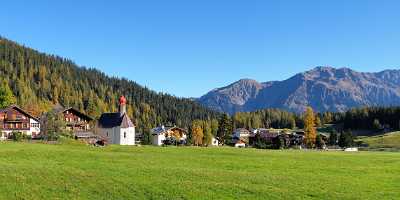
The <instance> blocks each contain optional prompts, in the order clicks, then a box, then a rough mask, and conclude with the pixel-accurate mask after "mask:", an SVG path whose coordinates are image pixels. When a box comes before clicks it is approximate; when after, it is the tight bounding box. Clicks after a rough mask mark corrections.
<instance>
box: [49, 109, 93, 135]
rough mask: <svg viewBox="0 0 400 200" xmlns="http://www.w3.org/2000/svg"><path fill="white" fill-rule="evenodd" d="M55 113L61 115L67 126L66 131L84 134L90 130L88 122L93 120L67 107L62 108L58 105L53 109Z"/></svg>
mask: <svg viewBox="0 0 400 200" xmlns="http://www.w3.org/2000/svg"><path fill="white" fill-rule="evenodd" d="M53 110H54V111H55V112H57V113H62V114H63V118H64V120H65V122H66V125H67V130H70V131H73V132H74V133H76V132H86V131H89V130H90V124H89V123H90V122H91V121H93V118H92V117H90V116H88V115H86V114H84V113H82V112H80V111H79V110H77V109H75V108H72V107H69V108H64V107H63V106H61V105H60V104H58V105H56V106H55V107H54V109H53Z"/></svg>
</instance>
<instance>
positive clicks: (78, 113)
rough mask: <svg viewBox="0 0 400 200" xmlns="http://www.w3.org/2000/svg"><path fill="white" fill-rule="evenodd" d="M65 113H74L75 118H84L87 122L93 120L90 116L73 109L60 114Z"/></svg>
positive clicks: (67, 109) (70, 108)
mask: <svg viewBox="0 0 400 200" xmlns="http://www.w3.org/2000/svg"><path fill="white" fill-rule="evenodd" d="M66 111H70V112H72V113H75V115H77V116H79V117H81V118H86V119H87V120H89V121H91V120H93V118H92V117H91V116H89V115H86V114H85V113H82V112H80V111H79V110H77V109H75V108H72V107H69V108H66V109H64V110H63V111H62V112H63V113H64V112H66Z"/></svg>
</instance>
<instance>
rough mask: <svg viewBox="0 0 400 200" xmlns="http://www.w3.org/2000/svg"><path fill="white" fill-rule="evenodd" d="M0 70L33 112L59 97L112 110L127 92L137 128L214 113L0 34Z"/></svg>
mask: <svg viewBox="0 0 400 200" xmlns="http://www.w3.org/2000/svg"><path fill="white" fill-rule="evenodd" d="M0 74H1V76H0V81H1V83H2V84H8V86H9V87H10V88H11V90H12V91H13V93H14V95H15V97H16V99H17V103H18V104H19V105H20V106H21V107H23V108H25V109H27V110H29V111H30V112H32V113H33V114H35V115H39V114H40V113H42V112H45V111H47V110H49V109H51V108H52V107H53V106H54V105H55V104H57V103H60V104H62V105H64V106H72V107H75V108H77V109H79V110H81V111H83V112H85V113H87V114H89V115H91V116H93V117H98V116H99V115H100V114H101V113H103V112H110V111H116V110H117V98H118V97H119V96H120V95H125V96H126V98H127V100H128V107H127V110H128V113H129V115H130V116H131V117H133V119H134V120H135V121H136V124H137V125H138V128H139V132H142V131H143V130H144V129H147V131H148V129H149V128H151V127H154V126H156V125H159V124H161V123H171V124H176V125H178V126H181V127H185V128H187V127H189V125H190V124H191V122H192V120H194V119H208V118H215V117H216V116H217V115H218V113H216V112H213V111H210V110H208V109H206V108H204V107H202V106H201V105H199V104H197V103H195V102H193V101H191V100H189V99H185V98H177V97H174V96H171V95H168V94H161V93H157V92H154V91H151V90H149V89H147V88H145V87H142V86H140V85H138V84H137V83H135V82H133V81H130V80H127V79H120V78H115V77H109V76H107V75H105V74H104V73H102V72H100V71H98V70H96V69H87V68H84V67H79V66H77V65H76V64H74V63H73V62H72V61H71V60H68V59H64V58H61V57H58V56H54V55H47V54H44V53H40V52H38V51H36V50H33V49H30V48H27V47H24V46H21V45H19V44H17V43H15V42H12V41H10V40H7V39H5V38H1V37H0ZM128 78H129V77H128Z"/></svg>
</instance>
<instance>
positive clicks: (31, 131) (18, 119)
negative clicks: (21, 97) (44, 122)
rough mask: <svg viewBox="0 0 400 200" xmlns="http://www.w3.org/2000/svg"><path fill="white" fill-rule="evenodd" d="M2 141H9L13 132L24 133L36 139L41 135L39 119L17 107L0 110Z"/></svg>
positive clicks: (12, 106) (0, 136) (0, 135)
mask: <svg viewBox="0 0 400 200" xmlns="http://www.w3.org/2000/svg"><path fill="white" fill-rule="evenodd" d="M0 128H1V134H0V138H1V139H7V138H9V137H10V136H11V134H12V132H22V133H23V134H26V135H29V136H31V137H32V138H35V137H36V136H37V135H38V134H39V133H40V123H39V119H37V118H36V117H34V116H32V115H31V114H29V113H28V112H26V111H24V110H22V109H21V108H20V107H18V106H16V105H11V106H9V107H7V108H5V109H2V110H0Z"/></svg>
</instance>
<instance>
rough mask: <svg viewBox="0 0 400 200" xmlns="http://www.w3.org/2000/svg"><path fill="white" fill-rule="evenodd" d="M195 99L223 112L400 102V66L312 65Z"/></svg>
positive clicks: (330, 108) (344, 107) (327, 108)
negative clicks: (369, 68)
mask: <svg viewBox="0 0 400 200" xmlns="http://www.w3.org/2000/svg"><path fill="white" fill-rule="evenodd" d="M197 101H198V102H199V103H201V104H203V105H205V106H207V107H209V108H211V109H214V110H216V111H221V112H227V113H231V114H232V113H235V112H241V111H255V110H258V109H265V108H279V109H285V110H288V111H293V112H303V111H304V110H305V108H306V107H307V106H311V107H313V108H314V109H315V110H317V111H319V112H323V111H345V110H347V109H349V108H353V107H360V106H394V105H400V70H384V71H381V72H376V73H370V72H357V71H354V70H351V69H349V68H333V67H316V68H314V69H312V70H309V71H306V72H304V73H299V74H296V75H294V76H293V77H291V78H289V79H287V80H283V81H270V82H264V83H259V82H257V81H255V80H251V79H242V80H239V81H237V82H235V83H233V84H231V85H228V86H226V87H222V88H218V89H214V90H212V91H210V92H209V93H207V94H206V95H204V96H202V97H200V98H198V99H197Z"/></svg>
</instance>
